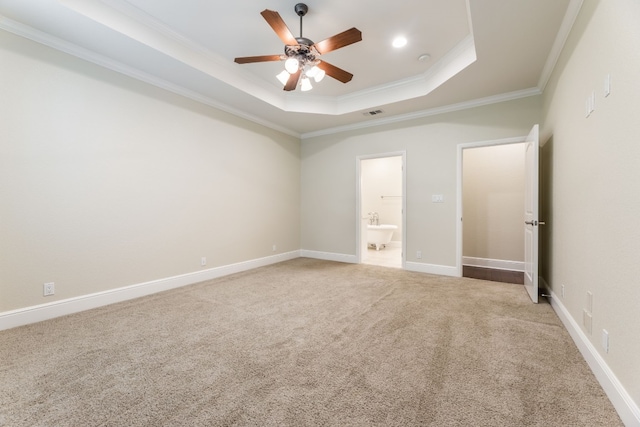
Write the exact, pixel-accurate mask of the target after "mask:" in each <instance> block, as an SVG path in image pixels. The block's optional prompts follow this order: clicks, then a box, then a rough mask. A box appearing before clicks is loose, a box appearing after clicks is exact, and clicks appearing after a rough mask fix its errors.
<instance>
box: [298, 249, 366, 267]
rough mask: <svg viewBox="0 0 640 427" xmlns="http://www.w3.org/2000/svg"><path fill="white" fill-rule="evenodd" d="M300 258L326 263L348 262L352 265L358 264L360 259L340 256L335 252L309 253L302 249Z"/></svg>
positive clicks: (351, 256) (344, 255)
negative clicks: (321, 260) (320, 260)
mask: <svg viewBox="0 0 640 427" xmlns="http://www.w3.org/2000/svg"><path fill="white" fill-rule="evenodd" d="M300 256H301V257H304V258H314V259H323V260H325V261H337V262H347V263H350V264H357V263H358V257H357V256H355V255H349V254H338V253H334V252H320V251H309V250H306V249H302V250H300Z"/></svg>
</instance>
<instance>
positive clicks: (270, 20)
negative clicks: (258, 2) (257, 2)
mask: <svg viewBox="0 0 640 427" xmlns="http://www.w3.org/2000/svg"><path fill="white" fill-rule="evenodd" d="M260 15H262V17H263V18H264V19H265V21H267V24H269V25H270V26H271V28H273V31H275V32H276V34H277V35H278V37H280V40H282V41H283V42H284V44H285V45H287V46H295V45H297V44H298V42H297V40H296V38H295V37H294V36H293V34H291V31H290V30H289V27H287V24H285V23H284V21H283V20H282V18H281V17H280V14H279V13H278V12H276V11H274V10H269V9H265V10H263V11H262V12H260Z"/></svg>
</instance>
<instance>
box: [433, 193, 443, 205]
mask: <svg viewBox="0 0 640 427" xmlns="http://www.w3.org/2000/svg"><path fill="white" fill-rule="evenodd" d="M431 203H444V195H442V194H432V195H431Z"/></svg>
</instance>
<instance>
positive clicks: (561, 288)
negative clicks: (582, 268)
mask: <svg viewBox="0 0 640 427" xmlns="http://www.w3.org/2000/svg"><path fill="white" fill-rule="evenodd" d="M560 294H561V295H562V298H564V285H562V286H561V287H560Z"/></svg>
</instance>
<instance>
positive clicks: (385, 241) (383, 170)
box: [358, 152, 405, 268]
mask: <svg viewBox="0 0 640 427" xmlns="http://www.w3.org/2000/svg"><path fill="white" fill-rule="evenodd" d="M404 164H405V153H404V152H400V153H389V154H382V155H376V156H367V157H359V158H358V171H359V173H358V176H359V180H358V195H359V197H358V201H359V209H358V229H359V233H358V243H359V248H358V249H359V251H358V252H359V260H360V262H361V263H363V264H372V265H380V266H384V267H393V268H403V267H404V256H403V253H404V237H405V231H404V230H405V224H404V218H405V215H404V211H405V184H404V182H405V173H404V169H405V168H404Z"/></svg>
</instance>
